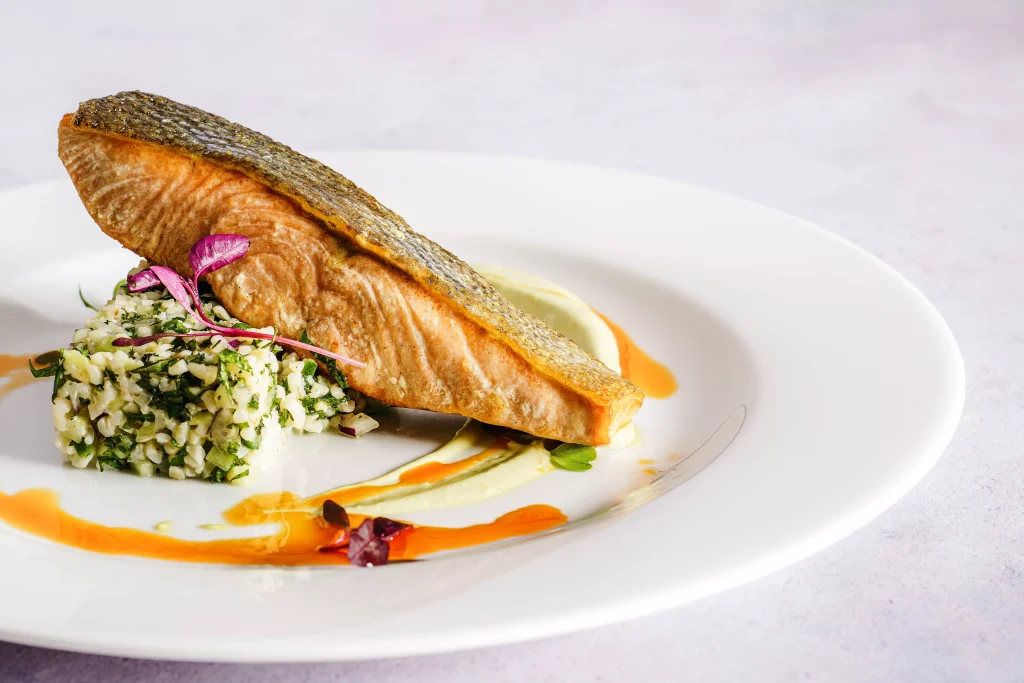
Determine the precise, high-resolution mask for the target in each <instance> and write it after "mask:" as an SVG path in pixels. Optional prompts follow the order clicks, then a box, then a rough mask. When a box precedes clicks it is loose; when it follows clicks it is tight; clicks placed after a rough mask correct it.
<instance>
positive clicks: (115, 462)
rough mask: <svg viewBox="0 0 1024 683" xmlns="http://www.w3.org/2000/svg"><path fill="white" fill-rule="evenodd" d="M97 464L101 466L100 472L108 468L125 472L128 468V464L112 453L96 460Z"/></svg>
mask: <svg viewBox="0 0 1024 683" xmlns="http://www.w3.org/2000/svg"><path fill="white" fill-rule="evenodd" d="M96 462H97V463H98V464H99V467H100V472H102V471H103V470H104V469H105V468H108V467H109V468H110V469H112V470H123V469H125V468H127V467H128V463H127V462H126V461H124V460H122V459H121V458H119V457H117V456H116V455H113V454H112V453H111V452H110V451H107V452H106V453H104V454H103V455H101V456H100V457H98V458H96Z"/></svg>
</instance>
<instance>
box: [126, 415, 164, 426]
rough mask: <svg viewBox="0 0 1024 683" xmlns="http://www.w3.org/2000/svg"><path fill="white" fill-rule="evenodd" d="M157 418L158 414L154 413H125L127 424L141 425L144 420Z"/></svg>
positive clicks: (151, 420)
mask: <svg viewBox="0 0 1024 683" xmlns="http://www.w3.org/2000/svg"><path fill="white" fill-rule="evenodd" d="M154 420H156V415H154V414H153V413H129V412H125V414H124V423H125V424H126V425H134V426H136V427H137V426H139V425H141V424H142V423H143V422H153V421H154Z"/></svg>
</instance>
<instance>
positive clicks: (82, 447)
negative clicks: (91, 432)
mask: <svg viewBox="0 0 1024 683" xmlns="http://www.w3.org/2000/svg"><path fill="white" fill-rule="evenodd" d="M74 445H75V452H76V453H78V457H80V458H84V457H86V456H89V455H92V444H88V443H86V442H84V441H75V442H74Z"/></svg>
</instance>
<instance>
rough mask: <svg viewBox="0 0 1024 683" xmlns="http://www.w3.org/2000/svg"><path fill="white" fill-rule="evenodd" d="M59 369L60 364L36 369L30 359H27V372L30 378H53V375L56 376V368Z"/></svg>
mask: <svg viewBox="0 0 1024 683" xmlns="http://www.w3.org/2000/svg"><path fill="white" fill-rule="evenodd" d="M37 360H38V359H37ZM59 367H60V363H53V364H51V365H46V366H43V367H38V368H37V367H36V366H34V365H32V359H29V361H28V370H29V372H31V373H32V376H33V377H35V378H37V379H38V378H39V377H53V376H54V375H56V374H57V368H59Z"/></svg>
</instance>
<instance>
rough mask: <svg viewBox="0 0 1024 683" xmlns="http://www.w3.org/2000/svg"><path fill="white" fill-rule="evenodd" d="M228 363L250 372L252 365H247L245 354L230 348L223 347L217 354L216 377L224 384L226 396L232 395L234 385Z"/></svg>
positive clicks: (233, 378)
mask: <svg viewBox="0 0 1024 683" xmlns="http://www.w3.org/2000/svg"><path fill="white" fill-rule="evenodd" d="M228 365H234V366H235V367H237V368H238V369H239V370H244V371H246V372H250V371H251V370H252V366H250V365H249V361H247V360H246V359H245V356H243V355H242V354H240V353H238V351H234V350H232V349H224V350H223V351H221V352H220V353H219V354H217V379H219V380H220V383H221V384H222V385H224V390H225V391H227V392H228V396H231V397H232V398H234V396H233V389H234V385H235V381H236V380H235V377H234V376H233V375H232V374H231V373H230V372H228V367H227V366H228Z"/></svg>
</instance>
